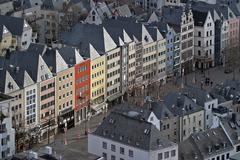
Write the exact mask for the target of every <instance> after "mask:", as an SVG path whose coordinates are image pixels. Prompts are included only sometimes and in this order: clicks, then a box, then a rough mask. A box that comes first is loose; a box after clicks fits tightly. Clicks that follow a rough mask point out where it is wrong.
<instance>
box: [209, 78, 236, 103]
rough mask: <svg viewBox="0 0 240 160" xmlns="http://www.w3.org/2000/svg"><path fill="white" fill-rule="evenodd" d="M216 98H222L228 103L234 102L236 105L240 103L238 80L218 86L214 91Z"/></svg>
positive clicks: (212, 91) (228, 81)
mask: <svg viewBox="0 0 240 160" xmlns="http://www.w3.org/2000/svg"><path fill="white" fill-rule="evenodd" d="M211 94H212V95H213V96H214V95H216V96H221V97H223V98H224V99H225V100H226V101H230V100H232V101H233V103H234V104H239V103H240V82H239V81H236V80H227V81H225V82H224V83H222V84H217V85H216V86H215V87H214V88H213V89H212V90H211Z"/></svg>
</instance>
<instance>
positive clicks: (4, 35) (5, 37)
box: [0, 25, 14, 56]
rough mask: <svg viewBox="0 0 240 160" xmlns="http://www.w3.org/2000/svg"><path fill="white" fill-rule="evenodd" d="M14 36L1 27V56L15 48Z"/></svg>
mask: <svg viewBox="0 0 240 160" xmlns="http://www.w3.org/2000/svg"><path fill="white" fill-rule="evenodd" d="M12 39H13V36H12V34H11V33H10V32H9V30H8V29H7V28H6V27H5V26H4V25H0V56H5V55H6V53H7V51H8V50H9V48H14V47H13V46H12V45H14V44H12Z"/></svg>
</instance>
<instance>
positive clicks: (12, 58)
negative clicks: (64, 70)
mask: <svg viewBox="0 0 240 160" xmlns="http://www.w3.org/2000/svg"><path fill="white" fill-rule="evenodd" d="M44 49H45V45H41V44H33V43H32V44H30V46H29V48H28V49H27V50H25V51H13V52H11V53H9V54H8V55H7V56H6V57H1V58H0V67H1V68H2V70H0V77H1V80H0V89H1V91H2V92H3V91H4V86H5V74H6V71H8V72H9V73H10V74H11V76H12V77H13V79H14V80H15V81H16V83H17V84H18V86H19V87H20V88H22V87H23V86H24V72H25V71H27V72H28V74H29V75H30V77H31V78H32V80H33V81H35V82H36V81H37V73H38V72H37V71H38V58H39V55H41V54H42V53H43V51H44ZM16 67H18V68H19V71H17V72H16Z"/></svg>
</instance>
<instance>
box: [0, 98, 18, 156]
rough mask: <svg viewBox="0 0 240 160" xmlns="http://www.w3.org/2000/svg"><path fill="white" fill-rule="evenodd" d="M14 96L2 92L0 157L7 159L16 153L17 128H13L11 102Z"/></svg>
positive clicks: (0, 106)
mask: <svg viewBox="0 0 240 160" xmlns="http://www.w3.org/2000/svg"><path fill="white" fill-rule="evenodd" d="M11 99H12V97H10V96H7V95H4V94H0V114H1V115H0V117H1V123H0V140H1V144H0V159H6V158H8V157H11V156H13V155H14V154H15V130H14V129H13V128H12V115H11V112H9V110H10V102H11Z"/></svg>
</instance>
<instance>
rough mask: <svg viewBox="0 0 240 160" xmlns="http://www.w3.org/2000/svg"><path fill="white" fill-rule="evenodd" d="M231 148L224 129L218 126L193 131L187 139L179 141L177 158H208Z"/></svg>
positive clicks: (181, 159)
mask: <svg viewBox="0 0 240 160" xmlns="http://www.w3.org/2000/svg"><path fill="white" fill-rule="evenodd" d="M232 149H233V146H232V144H231V142H230V140H229V139H228V137H227V135H226V134H225V132H224V130H223V129H222V128H221V127H219V128H214V129H209V130H206V131H200V132H198V133H193V134H192V135H191V136H190V137H189V138H188V139H186V140H185V141H183V142H181V143H180V144H179V159H180V160H190V159H196V160H201V159H208V157H212V156H215V155H220V154H221V153H223V152H224V153H225V152H228V151H230V150H232Z"/></svg>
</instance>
